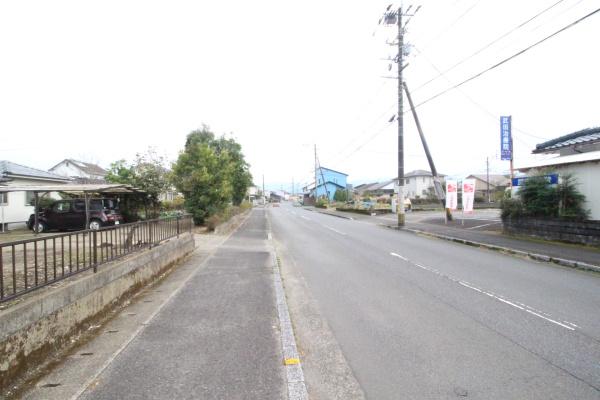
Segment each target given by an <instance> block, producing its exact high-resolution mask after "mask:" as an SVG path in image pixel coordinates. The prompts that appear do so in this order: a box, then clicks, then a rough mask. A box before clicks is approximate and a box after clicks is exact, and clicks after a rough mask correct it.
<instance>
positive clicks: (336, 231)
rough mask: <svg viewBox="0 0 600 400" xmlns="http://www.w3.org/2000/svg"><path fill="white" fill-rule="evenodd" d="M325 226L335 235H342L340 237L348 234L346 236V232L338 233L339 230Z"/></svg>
mask: <svg viewBox="0 0 600 400" xmlns="http://www.w3.org/2000/svg"><path fill="white" fill-rule="evenodd" d="M323 226H324V227H325V228H327V229H329V230H330V231H333V232H335V233H338V234H340V235H343V236H346V234H345V233H344V232H340V231H338V230H337V229H335V228H332V227H330V226H327V225H323Z"/></svg>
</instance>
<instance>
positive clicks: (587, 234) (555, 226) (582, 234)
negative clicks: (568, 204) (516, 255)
mask: <svg viewBox="0 0 600 400" xmlns="http://www.w3.org/2000/svg"><path fill="white" fill-rule="evenodd" d="M503 226H504V231H505V232H506V233H510V234H514V235H529V236H535V237H541V238H544V239H547V240H558V241H562V242H569V243H579V244H586V245H591V246H600V221H565V220H561V219H541V218H540V219H537V218H519V219H512V218H508V219H506V220H504V221H503Z"/></svg>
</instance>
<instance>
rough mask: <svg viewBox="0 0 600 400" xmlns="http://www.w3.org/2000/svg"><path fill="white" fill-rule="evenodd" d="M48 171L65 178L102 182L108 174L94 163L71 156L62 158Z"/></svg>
mask: <svg viewBox="0 0 600 400" xmlns="http://www.w3.org/2000/svg"><path fill="white" fill-rule="evenodd" d="M48 171H49V172H51V173H53V174H56V175H61V176H64V177H67V178H80V179H79V180H82V179H83V180H87V181H91V182H90V183H100V182H104V178H105V177H106V175H107V174H108V171H107V170H105V169H104V168H102V167H100V166H98V165H96V164H91V163H87V162H83V161H78V160H73V159H71V158H68V159H65V160H62V161H61V162H59V163H58V164H56V165H55V166H54V167H52V168H50V169H49V170H48Z"/></svg>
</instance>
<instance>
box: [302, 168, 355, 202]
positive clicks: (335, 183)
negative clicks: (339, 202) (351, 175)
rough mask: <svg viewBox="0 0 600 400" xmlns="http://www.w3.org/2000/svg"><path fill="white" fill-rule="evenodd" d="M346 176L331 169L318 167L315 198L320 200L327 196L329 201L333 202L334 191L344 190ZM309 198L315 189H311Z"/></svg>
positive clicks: (312, 195)
mask: <svg viewBox="0 0 600 400" xmlns="http://www.w3.org/2000/svg"><path fill="white" fill-rule="evenodd" d="M347 177H348V174H344V173H343V172H339V171H335V170H333V169H329V168H325V167H319V168H318V169H317V188H316V190H317V196H316V198H321V197H324V196H328V197H329V200H330V201H333V196H334V195H335V191H336V190H338V189H341V190H346V178H347ZM310 195H311V197H314V195H315V188H314V187H313V188H312V189H311V191H310Z"/></svg>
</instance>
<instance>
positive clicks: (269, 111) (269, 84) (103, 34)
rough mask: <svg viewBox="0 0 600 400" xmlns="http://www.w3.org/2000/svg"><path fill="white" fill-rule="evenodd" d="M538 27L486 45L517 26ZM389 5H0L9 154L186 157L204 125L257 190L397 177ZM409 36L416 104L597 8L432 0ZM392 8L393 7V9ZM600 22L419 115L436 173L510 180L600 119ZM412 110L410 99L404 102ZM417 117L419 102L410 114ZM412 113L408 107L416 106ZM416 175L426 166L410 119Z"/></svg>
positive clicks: (571, 2)
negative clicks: (552, 145) (505, 144)
mask: <svg viewBox="0 0 600 400" xmlns="http://www.w3.org/2000/svg"><path fill="white" fill-rule="evenodd" d="M555 3H558V4H556V5H555V6H554V7H552V8H550V9H549V10H548V11H547V12H545V13H543V14H542V15H541V16H539V17H537V18H535V19H534V20H532V21H531V22H530V23H528V24H525V25H524V26H523V27H521V28H519V29H516V30H515V31H514V32H512V33H511V34H509V35H507V36H506V37H504V38H503V39H501V40H499V41H497V43H495V44H494V45H492V46H489V47H488V48H486V49H485V50H484V51H481V52H480V53H479V54H477V55H476V56H474V57H471V58H469V59H468V60H466V61H464V62H463V63H461V64H460V65H459V66H458V67H456V68H453V69H452V70H451V71H449V72H447V73H446V74H444V75H443V76H441V77H438V78H437V79H435V80H434V81H432V82H431V83H429V84H427V85H425V86H423V87H421V86H422V85H423V84H424V83H425V82H427V81H429V80H430V79H432V78H435V77H436V76H438V75H439V73H438V71H445V70H446V69H448V68H450V67H452V66H453V65H454V64H456V63H458V62H460V61H462V60H464V59H465V58H467V57H469V56H470V55H472V54H473V53H475V52H477V51H478V50H480V49H481V48H483V47H485V46H486V45H487V44H489V43H490V42H492V41H494V40H496V39H498V38H500V37H501V36H503V35H504V34H506V33H507V32H509V31H511V30H513V29H514V28H515V27H516V26H518V25H520V24H521V23H523V22H524V21H526V20H528V19H529V18H531V17H533V16H534V15H536V14H538V13H539V12H541V11H542V10H544V9H546V8H549V7H550V6H552V5H554V4H555ZM388 4H389V1H385V2H384V1H376V0H369V1H367V0H364V1H348V0H345V1H331V0H328V1H323V0H320V1H317V0H304V1H285V0H278V1H275V0H273V1H251V2H250V1H236V0H230V1H208V0H207V1H148V0H144V1H122V0H121V1H103V2H91V1H81V0H77V1H51V2H50V1H21V0H19V1H8V0H7V1H2V2H1V3H0V54H1V55H2V58H1V62H0V135H1V136H0V137H1V142H0V159H6V160H10V161H13V162H16V163H20V164H24V165H28V166H32V167H37V168H42V169H48V168H50V167H52V166H53V165H55V164H56V163H58V162H59V161H61V160H62V159H64V158H76V159H80V160H83V161H92V162H97V163H99V164H100V165H102V166H104V167H107V166H108V165H109V164H110V163H111V162H112V161H115V160H118V159H122V158H123V159H127V160H132V159H133V157H134V156H135V153H137V152H143V151H145V150H146V149H147V148H148V147H154V148H156V149H157V150H158V151H159V152H160V153H162V154H164V155H166V156H167V157H168V158H169V159H171V160H175V159H176V158H177V154H178V152H179V151H180V150H181V149H182V148H183V145H184V142H185V137H186V135H187V134H188V133H189V132H190V131H192V130H194V129H197V128H200V127H201V126H202V125H203V124H206V125H208V126H209V127H210V128H211V129H212V130H213V131H214V132H216V133H217V134H231V135H233V137H235V138H236V139H237V140H238V141H239V142H240V143H241V144H242V146H243V150H244V153H245V155H246V158H247V160H248V162H249V163H250V164H251V171H252V173H253V175H254V177H255V182H256V183H260V182H261V176H262V175H263V174H264V176H265V181H266V183H267V185H268V186H270V187H273V188H280V187H283V188H285V189H287V190H289V189H290V187H291V182H292V179H294V181H295V182H296V184H298V183H300V184H305V183H306V182H308V181H309V179H310V177H311V175H312V168H313V163H314V161H313V157H314V155H313V145H314V144H316V145H317V147H318V154H319V159H320V161H321V164H322V165H323V166H326V167H329V168H332V169H336V170H340V171H343V172H346V173H348V174H349V175H350V176H349V180H350V182H354V183H362V182H365V181H377V180H383V179H386V178H392V177H394V176H396V171H397V163H396V160H397V153H396V149H397V128H396V124H395V123H388V120H389V119H390V117H392V116H393V115H394V114H395V112H396V99H397V97H396V96H397V89H396V85H397V80H395V79H387V78H385V77H386V76H394V75H395V74H396V72H395V66H393V67H392V70H391V71H388V65H389V62H387V61H385V60H384V59H385V58H387V57H394V56H395V55H396V48H395V47H393V46H389V45H387V44H386V41H388V42H392V41H394V39H395V37H396V34H397V31H396V30H395V28H393V27H383V26H380V25H378V23H377V22H378V20H379V18H380V16H381V15H382V13H383V11H384V10H385V8H386V7H387V5H388ZM410 4H413V8H412V9H413V10H414V9H415V7H416V6H418V5H420V6H421V8H420V9H419V11H418V12H417V13H416V15H414V16H413V17H412V19H411V20H410V22H409V24H408V26H407V29H406V35H405V41H406V42H407V43H409V44H410V45H411V46H410V53H409V55H408V56H407V58H406V61H407V62H408V64H409V65H408V66H407V67H406V69H405V70H404V71H405V79H406V82H407V84H408V86H409V88H411V89H412V91H413V97H414V100H415V102H416V103H417V104H418V103H421V102H422V101H424V100H427V99H428V98H430V97H431V96H433V95H435V94H437V93H439V92H441V91H443V90H445V89H446V88H448V87H450V86H453V85H455V84H457V83H459V82H461V81H463V80H465V79H467V78H469V77H470V76H473V75H475V74H477V73H479V72H481V71H483V70H485V69H486V68H488V67H490V66H491V65H493V64H495V63H497V62H499V61H501V60H502V59H504V58H506V57H508V56H510V55H512V54H514V53H517V52H518V51H520V50H522V49H525V48H526V47H528V46H529V45H531V44H533V43H535V42H537V41H538V40H540V39H542V38H544V37H546V36H548V35H550V34H551V33H553V32H555V31H557V30H559V29H560V28H563V27H564V26H566V25H568V24H569V23H571V22H573V21H575V20H577V19H579V18H581V17H583V16H585V15H587V14H589V13H590V12H592V11H594V10H595V9H597V8H598V7H600V2H599V1H598V0H563V1H558V0H528V1H526V2H525V1H517V0H504V1H497V0H457V1H451V0H445V1H444V0H438V1H434V0H429V1H418V2H415V3H408V2H405V3H404V8H405V9H406V8H407V7H408V5H410ZM398 5H399V3H396V6H398ZM598 38H600V13H597V14H595V15H593V16H591V17H589V18H588V19H586V20H584V21H582V22H581V23H579V24H577V25H575V26H573V27H572V28H570V29H568V30H566V31H564V32H562V33H560V34H558V35H557V36H555V37H553V38H550V39H548V40H547V41H546V42H544V43H542V44H540V45H539V46H537V47H535V48H533V49H531V50H530V51H528V52H526V53H524V54H522V55H519V56H517V57H516V58H514V59H513V60H511V61H509V62H507V63H506V64H504V65H502V66H500V67H498V68H496V69H493V70H492V71H490V72H487V73H486V74H484V75H482V76H480V77H478V78H476V79H474V80H472V81H471V82H469V83H467V84H465V85H463V86H461V87H460V89H457V90H452V91H449V92H447V93H446V94H443V95H441V96H440V97H438V98H436V99H434V100H432V101H430V102H428V103H426V104H424V105H422V106H420V107H418V108H417V111H418V113H419V117H420V119H421V124H422V126H423V128H424V131H425V134H426V136H427V138H428V140H429V145H430V148H431V151H432V154H433V157H434V160H435V162H436V165H437V168H438V170H439V171H440V172H442V173H445V174H450V175H453V176H458V177H460V176H465V175H468V174H470V173H484V172H485V166H486V157H489V159H490V166H491V172H493V173H504V172H507V170H508V162H507V161H500V160H499V149H500V138H499V117H500V115H512V116H513V127H514V131H513V135H514V137H515V139H514V148H515V164H516V165H524V164H526V163H527V162H528V160H529V161H530V160H531V159H532V155H531V154H530V153H531V150H532V149H533V148H534V147H535V144H536V143H541V142H543V141H545V140H547V139H551V138H555V137H558V136H561V135H564V134H568V133H571V132H574V131H577V130H580V129H583V128H587V127H592V126H598V125H600V113H599V112H598V111H599V103H598V93H600V78H599V75H598V71H600V52H599V51H598ZM405 103H406V102H405ZM406 107H408V105H407V104H406ZM407 110H408V108H407ZM405 136H406V139H405V152H406V165H405V170H406V171H410V170H412V169H429V168H428V164H427V160H426V158H425V156H424V153H423V150H422V147H421V145H420V142H419V141H418V134H417V131H416V128H415V125H414V122H413V119H412V117H411V115H410V113H407V114H405Z"/></svg>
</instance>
